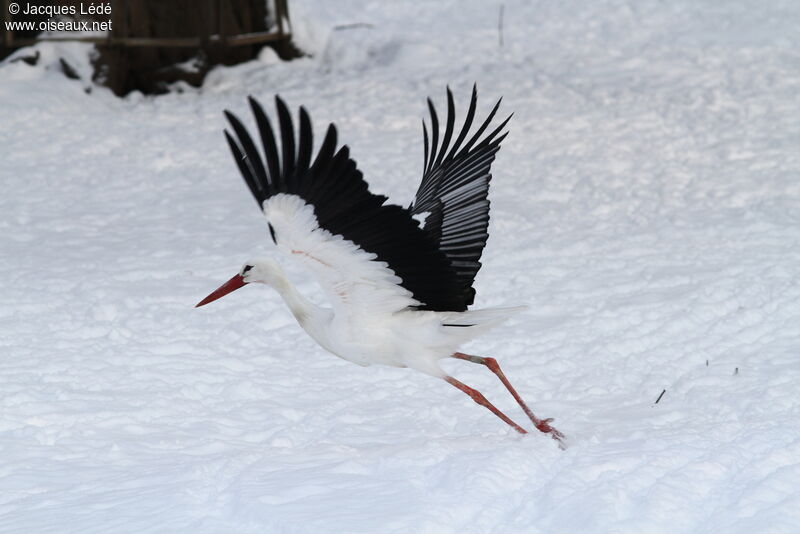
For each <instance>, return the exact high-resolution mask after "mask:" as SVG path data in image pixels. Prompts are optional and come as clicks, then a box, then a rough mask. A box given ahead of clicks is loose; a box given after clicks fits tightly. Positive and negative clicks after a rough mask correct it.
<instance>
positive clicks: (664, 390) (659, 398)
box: [656, 389, 667, 404]
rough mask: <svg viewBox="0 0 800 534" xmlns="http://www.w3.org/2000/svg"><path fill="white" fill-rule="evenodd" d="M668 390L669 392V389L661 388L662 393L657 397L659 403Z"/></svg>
mask: <svg viewBox="0 0 800 534" xmlns="http://www.w3.org/2000/svg"><path fill="white" fill-rule="evenodd" d="M666 392H667V390H666V389H662V390H661V395H659V396H658V398H657V399H656V404H658V401H660V400H661V397H663V396H664V393H666Z"/></svg>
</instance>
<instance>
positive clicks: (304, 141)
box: [225, 97, 466, 312]
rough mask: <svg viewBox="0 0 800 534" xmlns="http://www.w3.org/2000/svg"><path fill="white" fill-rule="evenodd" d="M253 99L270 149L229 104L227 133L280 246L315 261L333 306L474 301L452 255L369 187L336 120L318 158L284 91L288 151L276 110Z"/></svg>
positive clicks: (302, 115) (428, 306)
mask: <svg viewBox="0 0 800 534" xmlns="http://www.w3.org/2000/svg"><path fill="white" fill-rule="evenodd" d="M249 101H250V107H251V109H252V112H253V115H254V116H255V120H256V124H257V126H258V130H259V133H260V136H261V144H262V148H263V154H264V157H263V158H262V156H261V154H260V153H259V150H258V149H257V148H256V145H255V143H254V142H253V139H252V138H251V136H250V134H249V133H248V131H247V129H246V128H245V127H244V125H243V124H242V122H241V121H240V120H239V119H238V118H237V117H236V116H235V115H234V114H233V113H230V112H229V111H226V112H225V115H226V117H227V118H228V121H229V122H230V124H231V127H232V128H233V134H231V133H230V132H228V131H226V132H225V137H226V138H227V140H228V144H229V145H230V148H231V151H232V152H233V156H234V159H235V160H236V164H237V165H238V167H239V170H240V171H241V173H242V176H243V177H244V180H245V182H246V183H247V185H248V187H249V188H250V191H251V192H252V194H253V197H255V199H256V201H257V202H258V205H259V207H261V209H262V210H263V211H264V213H265V215H266V216H267V220H268V222H269V224H270V232H271V233H272V235H273V239H274V240H275V241H276V244H277V245H278V248H279V249H280V250H282V251H283V252H285V253H287V254H288V255H290V256H292V257H294V258H296V259H299V260H301V261H302V262H303V263H305V264H306V265H307V266H308V267H309V268H310V269H311V271H312V273H313V274H315V275H316V277H317V279H318V281H319V282H320V284H321V285H322V286H323V288H324V289H325V290H326V291H327V292H328V294H329V295H330V296H331V298H332V300H333V302H334V306H346V307H348V309H349V310H350V311H352V310H353V309H354V308H356V307H364V306H367V307H369V309H370V310H375V309H380V310H381V311H396V310H399V309H403V308H405V307H409V306H414V307H417V308H419V309H425V310H436V311H461V310H465V309H466V302H465V295H464V294H463V291H462V286H461V284H459V282H458V279H457V277H456V273H455V271H454V269H453V268H452V267H451V265H450V262H449V261H448V258H447V257H446V256H445V254H444V253H442V252H441V251H439V249H438V248H437V244H436V242H435V241H434V240H433V239H432V238H431V237H430V235H429V234H428V233H426V232H425V231H423V230H422V229H421V228H419V224H418V223H417V222H416V221H415V220H414V219H413V218H412V217H411V213H410V212H409V211H408V210H406V209H403V208H401V207H399V206H395V205H391V204H386V200H387V199H386V197H384V196H379V195H373V194H372V193H370V192H369V190H368V187H367V183H366V182H365V181H364V179H363V176H362V174H361V172H360V171H359V170H358V169H357V168H356V163H355V162H354V161H353V160H352V159H350V155H349V149H348V148H347V146H342V147H341V148H338V149H337V134H336V128H335V127H334V125H332V124H331V125H329V126H328V129H327V132H326V134H325V137H324V139H323V141H322V145H321V146H320V148H319V151H318V152H317V155H316V157H315V158H314V161H313V163H312V153H313V137H312V128H311V120H310V118H309V116H308V113H307V112H306V111H305V109H303V108H300V112H299V123H300V126H299V135H296V133H295V128H294V124H293V121H292V117H291V114H290V113H289V110H288V108H287V107H286V104H284V102H283V101H282V100H281V99H280V98H279V97H276V98H275V103H276V108H277V115H278V135H279V136H280V150H279V148H278V144H277V142H276V135H275V130H273V128H272V124H271V122H270V120H269V118H268V117H267V114H266V113H265V112H264V110H263V108H262V107H261V105H260V104H259V103H258V102H257V101H256V100H255V99H253V98H252V97H251V98H250V99H249ZM361 311H362V312H363V311H364V310H363V309H362V310H361Z"/></svg>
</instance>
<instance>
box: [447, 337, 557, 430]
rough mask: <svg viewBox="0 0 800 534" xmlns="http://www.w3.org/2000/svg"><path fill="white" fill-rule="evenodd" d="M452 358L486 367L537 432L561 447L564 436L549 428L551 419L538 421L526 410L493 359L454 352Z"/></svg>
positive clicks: (526, 407)
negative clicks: (506, 390) (550, 438)
mask: <svg viewBox="0 0 800 534" xmlns="http://www.w3.org/2000/svg"><path fill="white" fill-rule="evenodd" d="M453 358H457V359H459V360H467V361H469V362H473V363H479V364H482V365H485V366H486V367H488V368H489V370H490V371H491V372H493V373H494V374H495V375H497V378H499V379H500V381H501V382H502V383H503V385H504V386H505V387H506V389H508V391H509V393H511V395H512V396H513V397H514V400H516V401H517V404H519V405H520V407H521V408H522V410H523V411H524V412H525V414H526V415H527V416H528V417H529V418H530V420H531V422H532V423H533V424H534V426H536V429H537V430H539V431H540V432H544V433H545V434H550V435H551V436H553V439H554V440H556V441H558V442H559V444H561V445H563V441H562V440H563V438H564V434H562V433H561V432H559V431H558V430H556V429H555V428H553V427H552V426H550V422H551V421H552V419H539V418H538V417H536V416H535V415H533V412H532V411H531V409H530V408H528V405H527V404H525V401H523V400H522V397H520V396H519V393H517V390H515V389H514V386H512V385H511V382H509V381H508V378H506V375H505V374H504V373H503V371H502V370H501V369H500V364H498V363H497V360H495V359H494V358H483V357H481V356H471V355H469V354H463V353H461V352H456V353H455V354H453Z"/></svg>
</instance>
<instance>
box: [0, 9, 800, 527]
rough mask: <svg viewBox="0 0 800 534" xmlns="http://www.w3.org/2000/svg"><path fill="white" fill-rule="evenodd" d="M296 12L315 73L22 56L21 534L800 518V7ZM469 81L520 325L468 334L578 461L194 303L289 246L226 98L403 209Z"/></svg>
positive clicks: (3, 301) (7, 457)
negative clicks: (174, 69) (327, 129)
mask: <svg viewBox="0 0 800 534" xmlns="http://www.w3.org/2000/svg"><path fill="white" fill-rule="evenodd" d="M291 4H292V5H291V8H292V13H293V15H294V20H295V30H296V33H297V35H298V38H299V39H300V41H301V43H302V44H303V45H304V46H305V47H306V49H308V50H310V51H312V52H313V54H314V55H313V58H311V59H304V60H299V61H295V62H292V63H288V64H281V63H278V62H276V61H275V60H274V58H273V57H272V56H271V54H269V53H264V54H263V55H262V58H261V60H260V61H253V62H250V63H248V64H244V65H239V66H236V67H232V68H224V69H218V70H216V71H214V72H213V73H212V74H211V76H210V77H209V79H208V81H207V83H206V85H205V86H204V87H203V88H202V89H201V90H194V89H189V90H187V91H185V92H183V93H181V94H171V95H168V96H163V97H157V98H150V97H143V96H141V95H131V96H129V97H128V98H125V99H117V98H114V97H113V96H111V95H110V94H109V93H108V92H107V91H105V90H103V89H99V88H94V89H93V90H92V91H91V94H87V93H86V92H85V91H84V87H85V85H86V83H85V82H80V81H73V80H67V79H66V78H64V77H63V76H62V75H61V74H59V73H57V72H55V71H52V70H47V69H44V68H41V67H36V68H34V67H29V66H28V65H26V64H24V63H21V62H18V63H13V64H5V65H2V66H0V124H1V125H2V127H0V184H1V185H2V194H0V532H3V533H26V534H27V533H110V532H113V533H118V532H120V533H127V532H130V533H144V532H169V533H178V532H187V533H188V532H191V533H221V532H232V533H251V532H252V533H264V532H269V533H283V532H287V533H305V532H309V533H310V532H315V533H316V532H343V533H344V532H347V533H355V532H363V533H372V532H410V531H413V532H419V533H440V532H443V533H447V532H459V533H464V532H469V533H471V532H475V533H483V532H496V533H507V532H519V533H558V532H565V533H566V532H570V533H572V532H574V533H584V532H615V533H658V532H670V533H673V532H697V533H709V532H725V533H729V532H730V533H748V534H750V533H755V532H758V533H762V532H770V533H795V532H800V54H798V50H800V32H798V31H797V28H798V27H800V5H799V4H798V3H797V2H796V1H795V0H783V1H782V0H774V1H772V2H760V1H745V0H731V1H728V2H716V1H707V2H697V1H694V0H675V1H670V2H661V1H655V0H647V1H641V2H630V1H623V0H605V1H584V2H578V1H559V2H522V1H505V2H502V4H503V5H504V24H503V36H502V37H503V46H502V48H501V47H500V46H499V35H498V16H499V10H500V5H501V3H499V2H486V1H484V0H471V1H469V2H461V1H458V2H457V1H456V0H449V1H443V2H435V3H434V2H415V3H400V2H395V3H388V2H369V3H367V2H355V1H348V2H344V1H337V2H324V1H323V0H314V1H311V0H304V1H301V0H293V1H292V2H291ZM352 23H367V24H368V25H370V26H365V25H358V26H348V25H350V24H352ZM343 25H344V27H341V26H343ZM337 26H340V28H339V29H336V27H337ZM41 49H42V53H43V61H42V62H43V63H47V61H48V60H49V59H48V58H51V56H52V57H57V56H55V54H58V53H70V54H72V55H73V56H74V58H75V59H74V62H75V63H80V57H81V55H82V54H83V51H81V50H80V49H75V48H74V47H59V49H56V48H55V47H44V46H43V47H41ZM51 59H52V58H51ZM74 66H75V67H76V68H78V69H79V70H82V67H81V66H80V65H79V64H76V65H74ZM473 82H477V83H478V87H479V91H480V98H481V101H480V107H481V109H483V110H487V109H488V108H489V106H490V105H491V104H492V103H493V99H495V98H498V97H500V96H504V104H503V109H504V110H507V111H514V112H515V115H514V118H513V119H512V122H511V124H510V131H511V134H510V135H509V137H508V139H507V140H506V141H505V143H504V146H503V149H502V150H501V152H500V155H499V157H498V160H497V161H496V163H495V166H494V182H493V188H492V191H491V198H492V202H493V219H492V226H491V233H492V237H491V239H490V241H489V246H488V248H487V250H486V254H485V257H484V267H483V270H482V271H481V273H480V274H479V276H478V280H477V290H478V298H477V302H476V303H477V305H478V306H495V305H516V304H522V303H525V304H529V305H530V309H529V311H527V312H526V314H524V315H523V316H522V317H520V318H518V319H516V320H514V321H511V322H509V323H508V324H506V325H505V326H503V327H500V328H498V329H496V330H495V331H493V332H491V333H490V334H488V335H486V336H485V337H483V338H482V339H480V340H478V341H476V342H474V343H472V344H471V345H470V346H467V347H465V349H466V351H467V352H472V353H476V354H484V355H491V356H494V357H496V358H497V359H498V360H499V361H500V362H501V363H502V365H503V367H504V369H505V371H506V373H507V375H508V376H509V378H510V379H511V381H512V382H513V383H514V384H515V385H516V386H517V389H518V390H519V391H520V393H521V394H522V395H523V397H525V398H526V399H527V400H528V402H529V403H530V404H531V406H532V407H533V409H534V411H535V412H537V413H538V414H540V415H541V416H546V417H554V418H556V426H557V428H559V429H560V430H562V431H563V432H564V433H566V434H567V435H568V437H569V438H570V443H571V446H570V447H569V448H568V449H567V450H566V451H561V450H559V449H558V448H557V447H556V444H555V443H554V442H553V441H552V440H550V439H549V438H547V437H545V436H542V435H539V434H530V435H528V436H525V437H520V436H518V435H516V434H515V433H514V432H513V431H512V430H510V429H508V428H507V427H506V426H505V425H503V424H502V422H500V421H499V420H498V419H497V418H495V417H494V416H492V415H491V414H490V413H489V412H487V411H486V410H484V409H483V408H481V407H479V406H476V405H475V404H474V403H472V401H470V399H469V398H467V397H466V396H464V395H463V394H462V393H460V392H459V391H457V390H456V389H454V388H452V387H450V386H448V385H447V384H445V383H443V382H440V381H437V380H434V379H432V378H430V377H427V376H424V375H420V374H416V373H413V372H411V371H408V370H403V369H393V368H380V367H371V368H361V367H357V366H355V365H352V364H349V363H347V362H345V361H342V360H339V359H337V358H335V357H332V356H330V355H329V354H327V353H325V352H324V351H323V350H322V349H320V348H319V347H317V346H316V345H315V344H314V342H313V341H312V340H311V339H309V338H308V337H307V336H306V335H305V334H304V333H303V332H302V331H301V329H300V328H299V327H298V326H297V325H296V324H295V323H294V321H293V319H292V318H291V316H290V314H289V313H288V311H287V310H286V309H285V307H284V305H283V303H282V302H280V300H279V298H278V297H277V295H276V294H274V293H273V292H271V291H270V290H269V289H267V288H263V287H249V288H245V289H243V290H241V291H238V292H236V293H235V294H232V295H231V296H229V297H227V298H225V299H223V300H221V301H219V302H216V303H214V304H213V305H210V306H208V307H205V308H201V309H194V308H193V305H194V304H195V303H196V302H197V301H198V300H199V299H200V298H202V297H203V296H205V295H206V294H207V293H208V292H209V291H210V290H211V289H213V288H215V287H216V286H217V285H218V284H219V283H221V282H222V281H224V280H226V279H227V278H229V277H230V276H231V275H233V274H234V273H235V272H236V271H237V269H239V267H240V265H241V263H242V262H243V261H244V260H246V259H247V258H249V257H251V256H253V255H254V254H259V253H262V254H264V255H269V254H270V249H271V245H270V242H269V240H268V238H267V230H266V228H265V225H264V224H263V222H262V220H261V219H260V214H259V212H258V210H257V209H256V206H255V205H254V204H253V201H252V199H251V198H250V196H249V193H248V192H247V190H246V188H245V186H244V184H243V183H242V181H241V178H240V177H239V175H238V173H237V171H236V169H235V166H234V164H233V162H232V160H231V157H230V155H229V153H228V148H227V147H226V146H225V145H224V141H223V138H222V134H221V131H222V129H223V127H224V126H225V125H224V121H223V117H222V113H221V112H222V110H223V109H224V108H230V109H232V110H234V111H236V112H239V113H240V115H242V116H246V115H247V112H246V102H245V97H246V95H248V94H253V95H256V96H258V97H261V98H262V99H263V100H265V101H267V102H268V101H269V99H270V98H271V96H272V95H273V94H274V93H280V94H281V95H283V96H284V98H285V99H286V100H287V101H288V102H289V103H290V104H292V105H293V106H299V105H301V104H303V105H305V106H306V107H307V108H308V109H309V110H310V112H311V114H312V117H313V118H314V121H315V124H316V126H317V129H318V131H319V130H320V129H321V127H322V126H323V125H324V124H325V123H326V121H335V122H336V123H337V125H338V126H339V130H340V134H341V137H342V139H343V140H344V141H345V142H347V143H348V144H349V145H350V147H351V149H352V153H353V154H354V157H355V158H356V159H357V161H358V162H359V166H360V168H361V169H362V170H363V171H364V174H365V176H366V177H367V179H368V181H369V182H370V183H371V185H372V187H373V189H375V190H378V191H380V192H383V193H386V194H388V195H389V196H390V198H392V199H393V200H394V201H395V202H397V203H402V204H407V203H408V201H409V200H410V199H411V197H412V195H413V192H414V190H415V187H416V185H417V182H418V178H419V176H420V167H421V162H422V143H421V127H420V119H421V117H422V116H423V113H424V97H425V96H427V95H431V96H433V97H435V98H436V99H437V102H439V104H440V106H441V103H442V102H443V97H444V88H445V85H446V84H450V86H451V87H452V88H453V89H454V91H455V93H456V95H457V98H458V101H459V102H461V103H462V105H465V104H466V100H467V98H468V93H469V90H470V87H471V85H472V83H473ZM462 113H463V111H462ZM293 274H294V276H295V278H296V280H297V282H298V283H299V284H300V288H301V290H303V291H306V292H312V293H313V292H314V291H315V289H314V286H313V285H312V283H311V281H310V280H309V279H308V278H306V277H305V276H304V275H303V274H302V273H293ZM447 369H448V370H449V371H450V372H452V373H453V374H455V375H456V376H457V377H459V378H460V379H462V380H463V381H464V382H466V383H468V384H470V385H473V386H475V387H477V388H479V389H481V390H482V391H483V392H484V393H486V395H487V397H489V398H490V400H493V401H495V402H496V403H497V404H498V406H499V407H500V408H501V409H504V410H506V411H507V412H508V413H509V414H510V415H511V416H512V417H513V418H514V419H515V420H517V421H518V422H519V423H521V424H523V425H524V424H525V423H526V420H525V417H524V415H523V414H522V413H521V412H520V411H519V409H518V408H517V407H516V406H515V404H514V403H513V400H512V399H511V397H510V396H509V395H508V394H507V393H506V392H505V391H504V389H503V388H502V386H501V384H500V383H499V382H498V381H497V380H496V379H495V378H494V376H492V375H491V373H489V372H488V371H487V370H486V369H485V368H482V367H478V366H473V365H472V364H469V363H465V362H456V361H453V362H447ZM663 390H666V392H665V393H664V394H663V396H662V397H661V399H660V402H658V404H656V403H655V401H656V399H657V397H658V396H659V394H660V393H661V392H662V391H663ZM527 426H530V425H527Z"/></svg>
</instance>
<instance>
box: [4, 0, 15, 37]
mask: <svg viewBox="0 0 800 534" xmlns="http://www.w3.org/2000/svg"><path fill="white" fill-rule="evenodd" d="M11 19H12V17H11V13H9V12H8V0H3V42H5V44H6V46H7V47H8V48H11V46H12V45H13V44H14V34H13V32H12V30H9V29H8V28H6V24H5V23H6V20H7V21H8V22H11Z"/></svg>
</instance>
